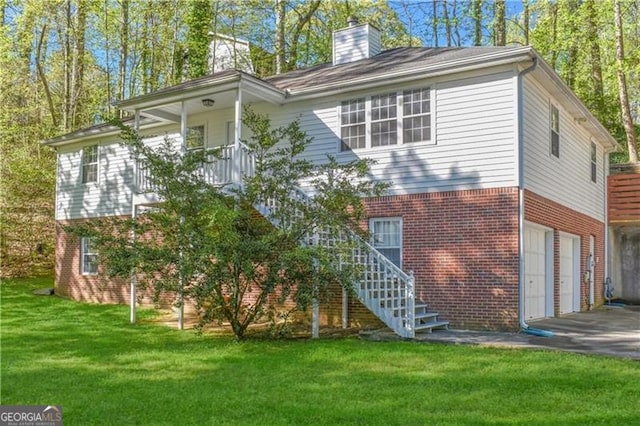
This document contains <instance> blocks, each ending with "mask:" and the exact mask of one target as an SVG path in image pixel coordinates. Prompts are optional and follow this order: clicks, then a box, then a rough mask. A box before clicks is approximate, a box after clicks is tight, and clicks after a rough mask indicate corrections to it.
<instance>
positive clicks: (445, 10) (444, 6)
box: [442, 0, 451, 47]
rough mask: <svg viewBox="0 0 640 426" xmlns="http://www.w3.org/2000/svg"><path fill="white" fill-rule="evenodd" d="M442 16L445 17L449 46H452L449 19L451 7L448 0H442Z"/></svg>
mask: <svg viewBox="0 0 640 426" xmlns="http://www.w3.org/2000/svg"><path fill="white" fill-rule="evenodd" d="M442 17H443V18H444V31H445V38H446V40H447V47H451V21H450V20H449V7H448V6H447V0H442Z"/></svg>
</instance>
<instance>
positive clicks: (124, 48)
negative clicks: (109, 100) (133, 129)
mask: <svg viewBox="0 0 640 426" xmlns="http://www.w3.org/2000/svg"><path fill="white" fill-rule="evenodd" d="M121 8H122V9H121V10H122V25H121V26H120V64H119V66H118V98H119V99H120V100H123V99H124V98H125V95H126V87H127V61H128V60H129V0H122V3H121ZM120 118H122V111H120Z"/></svg>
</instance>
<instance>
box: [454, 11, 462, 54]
mask: <svg viewBox="0 0 640 426" xmlns="http://www.w3.org/2000/svg"><path fill="white" fill-rule="evenodd" d="M451 12H452V14H453V35H454V40H453V44H454V45H455V46H458V47H460V46H461V44H462V42H461V41H460V25H458V24H459V22H458V2H457V1H456V0H453V2H452V6H451Z"/></svg>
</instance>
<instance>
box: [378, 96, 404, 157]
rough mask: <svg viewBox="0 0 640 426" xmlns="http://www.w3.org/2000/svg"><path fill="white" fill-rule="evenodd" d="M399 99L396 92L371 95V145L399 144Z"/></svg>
mask: <svg viewBox="0 0 640 426" xmlns="http://www.w3.org/2000/svg"><path fill="white" fill-rule="evenodd" d="M397 117H398V100H397V95H396V94H395V93H389V94H387V95H378V96H372V97H371V146H374V147H375V146H386V145H397V143H398V118H397Z"/></svg>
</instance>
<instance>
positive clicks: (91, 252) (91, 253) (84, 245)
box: [80, 237, 98, 275]
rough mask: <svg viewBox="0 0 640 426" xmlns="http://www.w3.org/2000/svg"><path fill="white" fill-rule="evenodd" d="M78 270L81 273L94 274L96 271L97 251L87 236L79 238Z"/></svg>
mask: <svg viewBox="0 0 640 426" xmlns="http://www.w3.org/2000/svg"><path fill="white" fill-rule="evenodd" d="M80 272H81V273H82V275H96V274H97V273H98V253H97V252H96V250H95V248H94V247H93V241H91V238H89V237H82V238H81V239H80Z"/></svg>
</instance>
